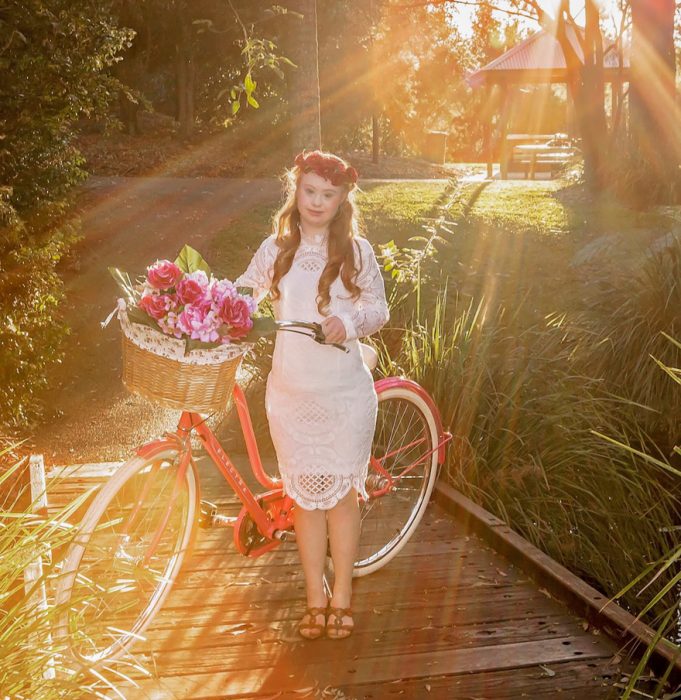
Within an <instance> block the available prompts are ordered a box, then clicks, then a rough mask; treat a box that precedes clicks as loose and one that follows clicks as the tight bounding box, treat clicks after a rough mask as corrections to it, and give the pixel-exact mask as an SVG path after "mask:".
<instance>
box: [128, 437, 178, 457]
mask: <svg viewBox="0 0 681 700" xmlns="http://www.w3.org/2000/svg"><path fill="white" fill-rule="evenodd" d="M178 448H179V445H178V443H177V442H176V441H175V440H170V439H168V438H158V439H156V440H152V441H151V442H147V443H146V444H145V445H140V446H139V447H138V448H137V449H136V450H135V454H136V455H138V456H139V457H142V458H144V459H147V458H149V457H153V456H154V455H155V454H156V453H158V452H163V451H164V450H176V449H178Z"/></svg>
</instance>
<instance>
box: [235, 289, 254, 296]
mask: <svg viewBox="0 0 681 700" xmlns="http://www.w3.org/2000/svg"><path fill="white" fill-rule="evenodd" d="M236 291H237V293H238V294H241V296H242V297H252V296H253V289H252V287H237V288H236Z"/></svg>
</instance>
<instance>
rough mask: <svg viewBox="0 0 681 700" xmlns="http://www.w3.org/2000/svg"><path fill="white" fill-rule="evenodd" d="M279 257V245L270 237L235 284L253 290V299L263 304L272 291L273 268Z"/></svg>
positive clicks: (262, 244)
mask: <svg viewBox="0 0 681 700" xmlns="http://www.w3.org/2000/svg"><path fill="white" fill-rule="evenodd" d="M276 257H277V244H276V243H275V237H274V236H269V238H266V239H265V240H264V241H263V242H262V243H261V244H260V247H259V248H258V250H256V251H255V255H254V256H253V258H252V260H251V262H250V263H249V265H248V268H247V269H246V272H244V273H243V275H241V276H239V277H238V278H237V279H236V280H235V282H234V284H235V286H237V287H249V288H250V289H252V290H253V298H254V299H255V301H256V302H261V301H262V300H263V299H264V298H265V297H266V296H267V293H268V292H269V291H270V285H271V284H272V268H273V265H274V261H275V259H276Z"/></svg>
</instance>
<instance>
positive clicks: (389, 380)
mask: <svg viewBox="0 0 681 700" xmlns="http://www.w3.org/2000/svg"><path fill="white" fill-rule="evenodd" d="M397 387H406V388H408V389H410V390H411V391H413V392H414V393H415V394H417V395H418V396H419V397H420V398H422V399H423V400H424V401H425V402H426V404H427V405H428V408H430V410H431V411H432V412H433V416H434V417H435V424H436V425H437V434H438V436H439V441H440V446H439V447H438V450H437V463H438V464H440V465H442V464H444V461H445V444H446V443H447V441H448V440H446V439H445V433H444V430H443V427H442V418H441V416H440V409H439V408H438V407H437V405H436V404H435V402H434V401H433V399H432V397H431V396H430V394H429V393H428V392H427V391H426V390H425V389H424V388H423V387H422V386H421V385H420V384H417V383H416V382H415V381H413V380H412V379H405V378H404V377H384V378H383V379H379V380H378V381H376V382H374V388H375V389H376V393H377V394H380V393H381V392H382V391H386V390H388V389H394V388H397Z"/></svg>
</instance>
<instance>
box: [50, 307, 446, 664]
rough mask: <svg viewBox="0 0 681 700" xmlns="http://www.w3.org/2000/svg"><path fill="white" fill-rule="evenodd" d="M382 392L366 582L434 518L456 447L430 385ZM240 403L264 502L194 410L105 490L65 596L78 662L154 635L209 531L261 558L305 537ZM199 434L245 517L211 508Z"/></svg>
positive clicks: (390, 381)
mask: <svg viewBox="0 0 681 700" xmlns="http://www.w3.org/2000/svg"><path fill="white" fill-rule="evenodd" d="M277 330H278V331H291V332H296V333H304V334H305V335H309V336H310V337H311V338H312V339H314V340H315V341H317V342H324V335H323V333H322V331H321V326H320V325H319V324H315V323H305V322H292V321H291V322H278V323H277ZM340 347H342V349H343V350H346V351H347V349H346V348H344V347H343V346H340ZM374 386H375V388H376V393H377V394H378V418H377V421H376V431H375V435H374V440H373V444H372V450H371V458H370V464H369V472H368V477H367V481H366V490H367V493H368V495H369V498H368V500H366V501H364V500H361V503H360V512H361V515H360V517H361V522H362V531H361V537H360V546H359V556H358V559H357V561H356V562H355V568H354V575H355V576H364V575H366V574H369V573H371V572H373V571H376V570H377V569H379V568H381V567H382V566H385V565H386V564H387V563H388V562H389V561H390V560H391V559H393V557H395V556H396V555H397V553H398V552H399V551H400V550H401V549H402V547H404V545H405V544H406V543H407V541H408V540H409V538H410V537H411V535H412V534H413V532H414V530H415V529H416V527H417V526H418V524H419V522H420V520H421V518H422V517H423V514H424V511H425V508H426V505H427V503H428V501H429V498H430V495H431V492H432V490H433V486H434V484H435V480H436V478H437V472H438V468H439V465H441V464H442V463H443V461H444V457H445V444H446V443H447V442H448V440H450V439H451V435H450V434H449V433H446V432H444V431H443V428H442V424H441V420H440V417H439V413H438V410H437V407H436V406H435V404H434V402H433V401H432V399H431V398H430V396H429V395H428V394H427V392H426V391H425V390H424V389H423V388H422V387H420V386H419V385H418V384H416V383H415V382H413V381H411V380H408V379H403V378H401V377H388V378H383V379H379V380H378V381H376V382H375V383H374ZM232 396H233V402H234V405H235V407H236V410H237V414H238V419H239V423H240V426H241V430H242V433H243V436H244V439H245V442H246V449H247V455H248V459H249V461H250V465H251V469H252V471H253V474H254V476H255V478H256V479H257V481H258V482H259V483H260V484H261V485H262V486H263V487H264V488H265V489H267V490H266V491H265V492H263V493H261V494H254V493H253V492H252V491H251V490H250V489H249V487H248V486H247V484H246V482H245V481H244V480H243V478H242V477H241V475H240V473H239V471H238V470H237V468H236V467H235V466H234V464H233V462H232V461H231V460H230V458H229V456H228V455H227V453H226V452H225V450H224V449H223V448H222V446H221V445H220V443H219V442H218V440H217V438H216V437H215V435H214V434H213V432H212V431H211V430H210V428H209V427H208V425H207V423H206V419H205V418H204V417H202V416H201V415H200V414H198V413H193V412H190V411H183V412H182V414H181V416H180V419H179V422H178V426H177V430H176V431H175V432H174V433H168V434H166V435H165V436H164V437H163V438H160V439H157V440H153V441H151V442H149V443H147V444H145V445H142V446H141V447H139V448H138V449H137V450H136V454H135V455H134V456H133V457H132V458H131V459H129V460H128V461H127V462H126V463H125V464H123V465H122V466H121V467H120V468H119V469H118V471H117V472H116V473H115V474H114V475H113V476H112V477H111V479H110V480H109V481H108V482H106V483H105V484H104V485H103V486H102V488H101V490H100V491H99V492H98V493H97V495H96V496H95V498H94V500H93V501H92V503H91V505H90V506H89V508H88V510H87V512H86V513H85V515H84V517H83V520H82V522H81V524H80V529H79V531H78V534H77V536H76V537H75V539H74V541H73V542H72V543H71V545H70V547H69V549H68V551H67V553H66V555H65V557H64V560H63V566H62V571H61V575H60V577H59V582H58V587H57V591H56V596H55V600H56V605H57V607H58V609H60V610H62V611H63V612H62V613H61V616H60V619H59V621H58V624H57V635H58V636H59V637H61V638H62V640H63V641H65V642H66V645H67V646H68V648H69V649H70V652H71V655H72V656H73V657H74V659H75V660H76V661H77V662H80V663H84V664H88V665H91V664H96V663H98V662H100V661H104V660H111V659H113V658H115V657H117V656H120V655H121V654H122V653H123V652H125V651H126V650H128V649H129V648H130V647H131V646H132V644H133V643H134V642H135V640H137V639H140V638H142V634H143V632H144V630H145V629H146V627H147V626H148V625H149V623H150V622H151V620H152V619H153V617H154V615H155V613H156V612H157V611H158V610H159V609H160V608H161V606H162V605H163V602H164V600H165V599H166V597H167V595H168V593H169V591H170V589H171V588H172V585H173V582H174V581H175V579H176V578H177V576H178V573H179V571H180V568H181V566H182V563H183V560H184V558H185V556H186V555H187V553H188V552H189V551H190V550H191V547H192V544H193V541H194V539H195V536H196V532H197V524H198V525H201V526H203V527H213V526H227V527H232V528H233V530H234V543H235V546H236V548H237V550H238V551H239V552H240V553H241V554H243V555H246V556H249V557H258V556H261V555H263V554H265V553H266V552H269V551H271V550H273V549H274V548H275V547H277V546H278V545H279V544H280V543H281V542H286V541H292V540H295V532H294V530H293V519H292V512H293V509H294V508H295V504H294V502H293V501H292V500H291V498H290V497H288V496H286V495H284V494H283V492H282V485H281V481H280V480H278V479H275V478H273V477H271V476H270V475H268V474H267V473H266V471H265V469H264V467H263V463H262V460H261V458H260V453H259V450H258V445H257V441H256V436H255V433H254V430H253V424H252V422H251V417H250V413H249V409H248V405H247V402H246V397H245V395H244V392H243V390H242V389H241V387H240V386H239V385H238V384H237V383H235V384H234V388H233V394H232ZM193 433H195V434H196V436H198V438H199V440H200V442H201V444H202V445H203V448H204V449H205V451H206V453H207V454H208V456H209V457H210V458H211V460H212V462H213V464H214V466H215V467H217V469H218V470H219V471H220V473H221V474H222V476H223V478H224V479H225V480H226V481H227V482H228V483H229V485H230V486H231V488H232V489H233V490H234V492H235V493H236V495H237V497H238V498H239V500H240V501H241V503H242V504H243V505H242V508H241V511H240V513H239V514H238V516H236V517H227V516H225V515H221V514H219V513H218V512H217V509H216V507H215V506H214V505H213V504H211V503H209V502H207V501H201V500H200V485H199V474H198V471H197V466H196V461H195V459H194V455H193V452H192V444H191V443H192V441H191V436H192V434H193Z"/></svg>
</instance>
